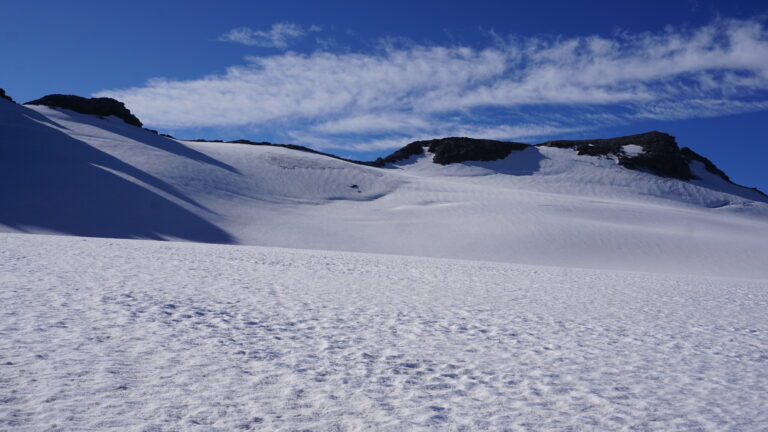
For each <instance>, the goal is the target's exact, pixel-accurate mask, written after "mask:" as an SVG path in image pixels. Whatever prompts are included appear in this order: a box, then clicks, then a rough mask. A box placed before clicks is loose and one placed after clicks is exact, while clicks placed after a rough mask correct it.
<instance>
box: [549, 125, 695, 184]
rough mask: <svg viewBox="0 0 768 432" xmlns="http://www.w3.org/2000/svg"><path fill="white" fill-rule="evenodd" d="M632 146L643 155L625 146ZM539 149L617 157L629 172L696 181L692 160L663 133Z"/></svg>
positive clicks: (562, 142)
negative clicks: (631, 152)
mask: <svg viewBox="0 0 768 432" xmlns="http://www.w3.org/2000/svg"><path fill="white" fill-rule="evenodd" d="M631 144H634V145H637V146H640V147H642V152H639V153H637V154H629V153H627V152H626V151H625V146H627V145H631ZM539 146H543V147H559V148H572V149H574V150H576V151H577V152H578V154H580V155H589V156H607V155H613V156H614V157H616V158H617V160H618V163H619V165H621V166H623V167H625V168H628V169H634V170H646V171H651V172H653V173H654V174H657V175H660V176H664V177H672V178H677V179H681V180H691V179H693V178H695V176H694V175H693V174H692V173H691V169H690V167H689V166H688V164H689V162H690V160H689V159H687V158H686V157H685V154H684V153H683V152H682V151H681V150H680V148H679V147H678V146H677V142H676V141H675V137H673V136H671V135H668V134H665V133H663V132H658V131H651V132H646V133H643V134H639V135H629V136H623V137H618V138H608V139H592V140H578V141H566V140H558V141H547V142H545V143H542V144H539Z"/></svg>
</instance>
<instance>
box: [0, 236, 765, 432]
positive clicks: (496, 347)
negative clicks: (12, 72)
mask: <svg viewBox="0 0 768 432" xmlns="http://www.w3.org/2000/svg"><path fill="white" fill-rule="evenodd" d="M0 242H1V243H2V245H3V247H2V248H0V304H1V305H2V307H1V308H0V430H12V431H45V430H99V431H107V430H115V431H148V430H156V431H167V430H187V431H233V430H285V431H288V430H315V431H330V430H334V431H337V430H383V431H400V430H600V431H610V430H654V431H656V430H663V431H674V430H681V431H682V430H685V431H691V430H705V431H724V430H733V431H760V430H764V429H765V426H766V425H767V424H768V414H766V413H767V412H766V410H765V401H766V400H768V367H767V366H768V318H767V317H766V314H765V311H766V309H767V308H768V281H767V280H765V279H762V280H748V279H726V278H704V277H693V276H670V275H658V274H647V273H632V272H610V271H594V270H576V269H566V268H556V267H540V266H521V265H510V264H501V263H487V262H470V261H457V260H436V259H426V258H413V257H397V256H385V255H366V254H352V253H341V252H319V251H307V250H288V249H277V248H262V247H238V246H218V245H202V244H191V243H172V242H152V241H131V240H108V239H85V238H76V237H57V236H30V235H19V234H0Z"/></svg>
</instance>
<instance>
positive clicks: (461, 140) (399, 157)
mask: <svg viewBox="0 0 768 432" xmlns="http://www.w3.org/2000/svg"><path fill="white" fill-rule="evenodd" d="M528 147H530V145H529V144H522V143H517V142H510V141H494V140H486V139H475V138H466V137H450V138H441V139H433V140H427V141H415V142H412V143H410V144H408V145H407V146H405V147H403V148H401V149H399V150H397V151H395V152H394V153H392V154H390V155H389V156H387V157H385V158H378V159H376V160H375V161H373V162H369V164H370V165H371V166H376V167H383V166H385V165H387V164H390V163H395V162H399V161H403V160H406V159H408V158H410V157H411V156H416V155H420V154H424V149H425V148H426V149H427V150H428V151H429V152H430V153H432V154H434V155H435V156H434V159H433V161H434V162H435V163H436V164H440V165H448V164H452V163H461V162H468V161H494V160H499V159H504V158H506V157H507V156H509V155H510V154H511V153H512V152H513V151H520V150H524V149H526V148H528Z"/></svg>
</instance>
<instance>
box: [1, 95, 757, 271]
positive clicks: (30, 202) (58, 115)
mask: <svg viewBox="0 0 768 432" xmlns="http://www.w3.org/2000/svg"><path fill="white" fill-rule="evenodd" d="M0 155H2V157H0V231H4V232H29V233H59V234H70V235H78V236H95V237H113V238H145V239H171V240H190V241H196V242H214V243H237V244H247V245H260V246H280V247H293V248H309V249H321V250H341V251H354V252H372V253H388V254H401V255H417V256H429V257H442V258H457V259H475V260H488V261H499V262H509V263H525V264H545V265H557V266H568V267H584V268H597V269H605V268H610V269H621V270H638V271H653V272H667V273H682V274H688V273H694V274H707V275H714V276H736V277H759V278H768V265H765V263H766V262H768V242H767V241H765V239H766V238H768V203H767V202H768V199H766V198H765V197H764V196H761V195H760V194H758V193H757V192H754V191H751V190H748V189H745V188H741V187H738V186H735V185H733V184H730V183H727V182H725V181H723V180H722V179H720V178H719V177H717V176H715V175H713V174H711V173H708V172H706V170H705V169H703V165H702V166H700V165H701V164H700V163H699V162H695V163H694V164H692V165H691V168H692V170H693V171H694V173H695V174H696V175H697V176H698V177H700V179H697V180H692V181H689V182H686V181H681V180H676V179H669V178H663V177H658V176H655V175H652V174H649V173H645V172H640V171H633V170H628V169H625V168H623V167H621V166H619V165H617V164H616V162H615V161H614V160H610V159H607V158H600V157H593V156H586V155H584V156H579V155H578V154H577V153H576V152H575V151H573V150H572V149H559V148H547V147H542V148H529V149H526V150H524V151H520V152H512V154H511V155H510V156H509V157H507V158H506V159H504V160H499V161H494V162H467V163H463V164H453V165H448V166H440V165H436V164H434V163H432V162H431V155H430V154H427V155H424V156H423V157H415V158H412V159H410V160H408V161H403V162H401V163H399V164H398V165H395V166H392V167H390V168H388V169H378V168H372V167H366V166H360V165H355V164H351V163H348V162H344V161H339V160H335V159H331V158H328V157H325V156H320V155H314V154H309V153H302V152H299V151H294V150H289V149H283V148H274V147H258V146H250V145H242V144H223V143H195V142H183V141H174V140H170V139H166V138H163V137H161V136H158V135H154V134H151V133H149V132H147V131H144V130H141V129H139V128H136V127H133V126H130V125H127V124H125V123H123V122H121V121H119V120H117V119H114V118H108V119H100V118H98V117H95V116H87V115H82V114H77V113H74V112H71V111H67V110H54V109H50V108H47V107H42V106H34V107H24V106H19V105H15V104H11V103H10V102H7V101H5V100H0ZM702 171H703V172H702ZM353 186H355V187H353Z"/></svg>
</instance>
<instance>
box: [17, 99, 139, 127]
mask: <svg viewBox="0 0 768 432" xmlns="http://www.w3.org/2000/svg"><path fill="white" fill-rule="evenodd" d="M25 105H45V106H49V107H56V108H64V109H69V110H72V111H75V112H79V113H81V114H90V115H97V116H102V117H108V116H111V115H113V116H115V117H117V118H120V119H123V121H124V122H126V123H128V124H129V125H133V126H138V127H142V126H143V125H142V123H141V121H139V119H138V118H136V116H134V115H133V114H131V111H130V110H128V108H126V107H125V104H123V103H122V102H120V101H118V100H115V99H112V98H90V99H89V98H84V97H80V96H75V95H63V94H52V95H48V96H43V97H42V98H40V99H36V100H33V101H29V102H27V103H25Z"/></svg>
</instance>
